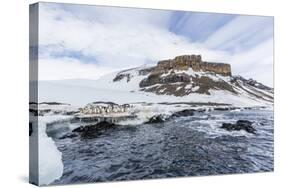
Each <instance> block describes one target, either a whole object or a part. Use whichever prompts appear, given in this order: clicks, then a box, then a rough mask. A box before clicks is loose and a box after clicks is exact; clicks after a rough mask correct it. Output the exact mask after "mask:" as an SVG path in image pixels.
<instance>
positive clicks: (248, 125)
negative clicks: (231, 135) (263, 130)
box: [221, 120, 256, 134]
mask: <svg viewBox="0 0 281 188" xmlns="http://www.w3.org/2000/svg"><path fill="white" fill-rule="evenodd" d="M252 124H253V122H251V121H248V120H238V121H237V122H236V123H233V124H232V123H223V124H222V126H221V128H222V129H225V130H227V131H240V130H244V131H246V132H248V133H252V134H256V129H255V128H254V127H253V126H252Z"/></svg>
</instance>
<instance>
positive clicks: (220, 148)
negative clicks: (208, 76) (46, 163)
mask: <svg viewBox="0 0 281 188" xmlns="http://www.w3.org/2000/svg"><path fill="white" fill-rule="evenodd" d="M239 119H246V120H250V121H254V122H255V124H254V125H253V126H254V127H255V128H256V129H257V134H256V135H253V134H250V133H246V132H244V131H238V132H228V131H226V130H223V129H220V128H219V127H220V126H221V123H222V122H234V121H236V120H239ZM71 126H72V127H73V126H77V125H71V124H68V123H64V124H56V125H52V126H49V127H48V129H47V134H48V135H49V136H51V137H52V138H53V139H54V140H55V142H56V145H57V147H58V149H59V150H60V151H61V152H62V155H63V165H64V173H63V176H62V177H61V178H60V179H59V180H57V181H55V182H54V183H53V184H65V183H84V182H103V181H117V180H135V179H150V178H166V177H180V176H199V175H217V174H230V173H251V172H266V171H272V170H273V112H272V111H266V110H251V111H241V112H237V111H232V112H231V111H230V112H210V113H198V114H196V115H195V116H192V117H182V118H178V119H174V120H171V121H168V122H165V123H160V124H142V125H131V126H130V125H128V126H120V127H118V128H116V129H113V130H108V131H106V132H104V133H103V134H101V135H99V136H98V137H97V138H94V139H81V138H80V137H76V138H66V139H58V138H59V137H60V136H61V135H63V134H65V133H67V132H69V131H70V128H69V127H71Z"/></svg>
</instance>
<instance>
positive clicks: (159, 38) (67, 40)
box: [39, 3, 273, 83]
mask: <svg viewBox="0 0 281 188" xmlns="http://www.w3.org/2000/svg"><path fill="white" fill-rule="evenodd" d="M39 14H40V24H39V41H40V42H39V52H40V59H39V64H40V66H39V67H41V69H40V70H41V72H40V74H41V75H40V76H41V79H67V78H90V79H95V78H98V77H99V76H102V75H103V74H106V73H108V72H110V71H115V70H117V69H125V68H131V67H136V66H140V65H142V64H145V63H155V62H156V61H158V60H160V59H166V58H173V57H174V56H177V55H182V54H192V53H194V54H202V56H203V58H204V59H205V60H208V61H218V62H230V63H231V65H232V67H233V71H234V72H237V73H241V74H244V75H245V76H248V75H249V76H252V75H253V78H256V76H255V75H254V74H250V73H249V72H247V71H246V68H247V66H248V65H252V64H253V63H256V65H261V67H262V66H264V64H265V63H268V64H269V66H270V63H272V62H271V61H265V60H264V61H262V60H261V58H255V57H258V54H257V55H255V53H260V51H263V47H262V45H261V46H260V47H259V48H260V50H258V49H256V46H258V44H262V43H263V42H264V41H265V39H267V38H268V37H270V35H271V33H270V29H268V30H266V29H265V30H264V32H262V34H261V35H258V36H257V37H255V32H254V31H253V30H258V29H252V30H249V29H250V28H251V27H250V26H256V27H255V28H261V27H262V26H263V25H264V24H268V23H267V21H266V20H263V19H262V20H260V19H258V18H259V17H257V18H256V19H253V20H252V19H246V20H244V19H242V18H240V17H238V18H236V17H233V16H230V17H227V18H225V17H224V16H223V15H222V14H202V13H201V16H200V15H197V14H199V13H189V14H185V13H183V12H181V13H179V12H175V11H160V10H149V9H128V8H116V7H98V6H83V5H65V4H49V3H41V4H40V13H39ZM216 15H217V19H216ZM243 18H244V17H243ZM246 18H247V17H246ZM240 22H242V23H243V24H242V25H241V28H240V29H239V27H238V26H239V23H240ZM211 23H212V24H211ZM185 24H186V25H189V26H190V27H187V26H185ZM248 25H250V26H248ZM233 27H238V28H237V29H235V30H234V29H233ZM192 28H194V31H193V30H192ZM204 28H205V30H206V31H205V32H202V34H198V35H196V36H195V34H194V32H200V31H201V30H204ZM231 28H232V29H231ZM231 30H232V32H231ZM247 30H249V31H248V32H249V34H248V33H247ZM192 31H193V33H192ZM256 32H257V31H256ZM243 33H245V34H243ZM271 37H272V36H271ZM246 39H249V40H246ZM245 41H246V42H245ZM250 44H251V45H250ZM268 46H270V44H267V47H268ZM250 47H251V48H250ZM229 48H234V49H235V50H233V51H232V50H229ZM264 48H265V47H264ZM236 49H243V50H236ZM270 50H271V49H268V50H264V52H263V53H262V54H263V55H264V57H270V56H272V53H273V52H272V51H270ZM248 52H249V53H248ZM41 64H42V65H41ZM64 67H65V68H64ZM45 69H46V70H45ZM72 71H73V72H72ZM83 71H85V72H84V73H83ZM67 72H69V73H67ZM242 76H243V75H242ZM264 77H266V76H264ZM264 77H263V78H261V77H258V78H261V79H262V80H260V81H266V82H268V79H265V78H264ZM268 78H271V77H270V76H268ZM268 83H269V82H268Z"/></svg>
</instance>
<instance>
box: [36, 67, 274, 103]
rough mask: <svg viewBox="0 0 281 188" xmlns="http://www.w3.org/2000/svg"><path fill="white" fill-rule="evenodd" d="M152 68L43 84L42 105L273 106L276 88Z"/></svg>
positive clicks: (40, 93) (208, 74)
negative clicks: (198, 104) (164, 103)
mask: <svg viewBox="0 0 281 188" xmlns="http://www.w3.org/2000/svg"><path fill="white" fill-rule="evenodd" d="M152 68H153V67H147V66H142V67H138V68H135V69H129V70H124V71H121V72H116V73H112V74H109V75H106V76H103V77H101V78H100V79H98V80H83V79H76V80H59V81H40V82H39V102H44V101H56V102H65V103H70V104H73V105H79V106H81V105H85V104H88V103H90V102H94V101H108V102H109V101H110V102H116V103H136V102H152V103H157V102H192V103H206V102H212V103H225V104H231V105H234V106H271V105H272V104H273V89H272V88H269V87H266V86H264V85H262V84H261V83H258V82H256V81H253V80H247V79H244V78H242V77H241V76H223V75H219V74H215V73H210V72H202V71H201V72H195V71H193V70H192V69H190V68H189V69H188V70H180V71H177V70H172V71H168V72H165V73H162V74H158V75H155V74H152Z"/></svg>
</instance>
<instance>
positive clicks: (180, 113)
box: [172, 109, 195, 117]
mask: <svg viewBox="0 0 281 188" xmlns="http://www.w3.org/2000/svg"><path fill="white" fill-rule="evenodd" d="M194 111H195V110H194V109H185V110H182V111H178V112H175V113H173V115H172V116H173V117H182V116H184V117H185V116H193V115H194Z"/></svg>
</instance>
